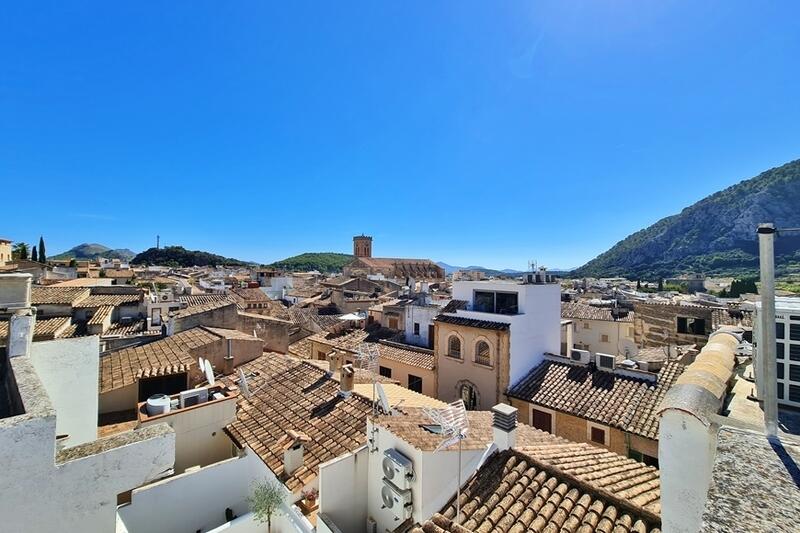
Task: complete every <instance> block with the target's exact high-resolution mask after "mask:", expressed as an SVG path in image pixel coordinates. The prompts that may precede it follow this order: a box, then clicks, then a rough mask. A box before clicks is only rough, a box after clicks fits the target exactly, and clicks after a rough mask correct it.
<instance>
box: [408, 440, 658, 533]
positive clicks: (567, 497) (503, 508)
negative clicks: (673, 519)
mask: <svg viewBox="0 0 800 533" xmlns="http://www.w3.org/2000/svg"><path fill="white" fill-rule="evenodd" d="M455 514H456V505H455V501H454V500H452V501H451V502H450V504H449V505H447V506H446V507H445V509H444V510H443V511H442V513H437V514H436V515H434V516H433V517H432V518H431V519H430V520H428V521H427V522H425V524H423V525H422V526H421V527H417V528H415V529H414V530H413V532H414V533H445V532H452V533H471V532H475V533H478V532H481V533H483V532H486V533H489V532H492V533H505V532H509V533H510V532H514V533H522V532H527V531H535V532H548V533H549V532H553V533H555V532H563V533H577V532H580V533H594V532H602V533H612V532H614V533H629V532H630V533H656V532H658V531H659V529H658V526H659V525H660V524H659V522H658V518H657V517H654V516H652V515H651V513H648V512H646V511H643V510H640V509H638V508H636V507H635V506H634V505H631V504H629V503H628V502H626V501H625V500H622V499H619V498H616V497H614V495H613V494H609V493H607V492H605V491H603V490H596V489H594V488H593V487H591V486H590V485H588V484H586V483H584V482H583V481H581V480H580V479H577V478H575V477H573V476H571V475H568V474H566V473H564V472H562V471H560V470H558V469H555V468H552V467H550V466H549V465H548V464H546V463H544V462H542V461H540V460H537V459H535V458H534V457H532V456H530V455H527V454H525V453H522V452H519V451H516V450H507V451H504V452H500V453H495V454H494V455H493V456H492V457H491V458H490V459H489V460H488V461H487V462H486V464H484V465H483V466H482V467H481V469H480V470H479V471H478V473H477V474H476V475H475V476H473V477H472V479H471V480H470V481H469V482H468V483H467V484H466V486H465V487H464V488H463V491H462V493H461V515H462V516H461V520H460V524H454V523H453V518H455Z"/></svg>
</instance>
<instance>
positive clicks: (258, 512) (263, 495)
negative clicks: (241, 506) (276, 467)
mask: <svg viewBox="0 0 800 533" xmlns="http://www.w3.org/2000/svg"><path fill="white" fill-rule="evenodd" d="M283 498H284V490H283V487H282V486H281V484H280V483H278V482H277V481H275V480H270V479H264V480H263V481H259V482H256V483H254V484H253V488H252V491H251V494H250V496H248V497H247V503H248V505H249V506H250V511H252V513H253V515H255V517H256V520H258V521H259V522H260V523H262V524H263V523H265V522H266V524H267V532H268V533H272V517H273V516H276V515H277V514H279V513H280V507H281V504H283Z"/></svg>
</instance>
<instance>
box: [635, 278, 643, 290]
mask: <svg viewBox="0 0 800 533" xmlns="http://www.w3.org/2000/svg"><path fill="white" fill-rule="evenodd" d="M636 290H637V291H640V290H642V280H640V279H637V280H636Z"/></svg>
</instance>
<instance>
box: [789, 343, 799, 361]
mask: <svg viewBox="0 0 800 533" xmlns="http://www.w3.org/2000/svg"><path fill="white" fill-rule="evenodd" d="M789 359H791V360H792V361H800V344H790V345H789Z"/></svg>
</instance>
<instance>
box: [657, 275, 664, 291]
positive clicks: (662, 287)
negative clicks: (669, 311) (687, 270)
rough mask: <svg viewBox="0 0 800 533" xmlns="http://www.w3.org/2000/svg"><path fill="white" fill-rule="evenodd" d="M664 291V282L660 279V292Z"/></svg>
mask: <svg viewBox="0 0 800 533" xmlns="http://www.w3.org/2000/svg"><path fill="white" fill-rule="evenodd" d="M663 290H664V280H663V279H661V278H658V292H661V291H663Z"/></svg>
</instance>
